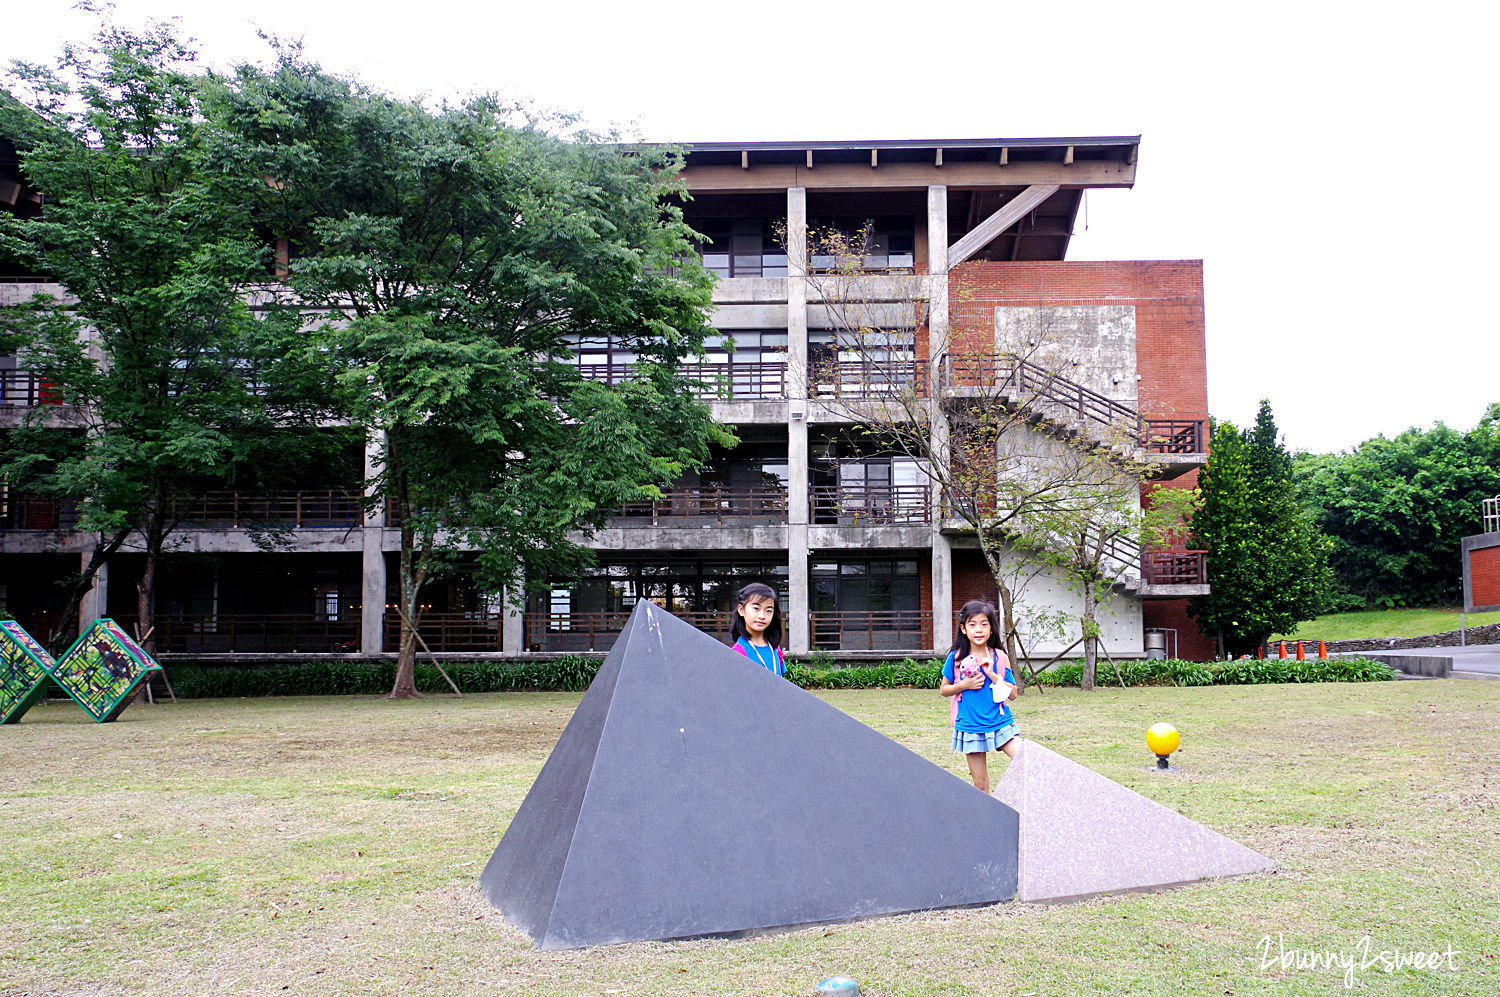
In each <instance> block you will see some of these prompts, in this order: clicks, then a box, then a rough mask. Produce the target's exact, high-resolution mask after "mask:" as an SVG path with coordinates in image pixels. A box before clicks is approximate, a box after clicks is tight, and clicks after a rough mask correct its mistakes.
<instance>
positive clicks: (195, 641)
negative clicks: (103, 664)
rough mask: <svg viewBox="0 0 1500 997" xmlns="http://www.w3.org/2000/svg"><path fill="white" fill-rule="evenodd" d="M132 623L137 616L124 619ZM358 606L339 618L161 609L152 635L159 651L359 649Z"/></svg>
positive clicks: (351, 650) (223, 652) (310, 614)
mask: <svg viewBox="0 0 1500 997" xmlns="http://www.w3.org/2000/svg"><path fill="white" fill-rule="evenodd" d="M121 622H122V623H124V624H125V626H126V628H127V629H130V624H131V623H132V622H134V621H133V620H131V619H129V618H125V619H122V621H121ZM359 628H360V615H359V609H358V608H357V607H356V608H354V609H350V610H347V611H345V612H344V613H343V614H342V615H341V617H340V618H339V619H329V618H327V617H325V616H319V615H317V614H315V613H157V614H155V615H154V616H153V617H152V631H151V638H152V641H153V642H154V643H155V647H156V651H157V652H158V653H164V652H165V653H177V654H182V653H189V652H199V653H204V654H215V653H222V654H230V653H239V654H246V653H256V652H260V653H267V652H283V653H293V654H296V653H303V654H307V653H321V654H328V653H342V654H348V653H353V652H357V651H358V650H359Z"/></svg>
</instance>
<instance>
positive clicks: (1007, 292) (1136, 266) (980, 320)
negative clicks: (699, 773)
mask: <svg viewBox="0 0 1500 997" xmlns="http://www.w3.org/2000/svg"><path fill="white" fill-rule="evenodd" d="M948 299H949V300H948V315H949V319H948V322H949V326H950V328H951V329H952V334H953V336H954V338H955V339H962V338H967V337H968V336H972V337H974V338H975V339H976V340H977V341H978V342H979V343H986V342H988V343H993V342H994V338H993V337H994V329H995V307H996V306H997V305H1030V304H1044V305H1131V306H1134V308H1135V337H1136V339H1135V358H1136V360H1135V362H1136V372H1137V373H1138V374H1140V375H1141V379H1140V381H1139V382H1137V385H1136V390H1137V396H1138V398H1139V403H1138V405H1137V407H1138V408H1139V410H1140V412H1141V414H1142V415H1144V416H1147V417H1148V418H1156V419H1207V418H1208V364H1207V359H1206V356H1205V351H1204V335H1205V330H1204V317H1203V263H1202V261H1201V260H1167V261H1149V262H1125V263H1119V262H1100V263H1084V262H1080V263H1069V262H1066V261H1049V262H1037V263H994V262H990V261H986V260H971V261H969V262H967V263H963V264H960V265H959V266H957V267H955V268H954V270H953V275H952V276H951V277H950V278H949V282H948Z"/></svg>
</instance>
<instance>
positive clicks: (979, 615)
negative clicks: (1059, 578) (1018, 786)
mask: <svg viewBox="0 0 1500 997" xmlns="http://www.w3.org/2000/svg"><path fill="white" fill-rule="evenodd" d="M940 691H941V692H942V694H943V695H944V696H952V697H954V708H953V750H954V751H960V752H962V753H963V754H964V756H965V757H966V758H967V759H968V762H969V777H970V778H971V779H973V780H974V785H975V786H976V787H977V788H979V789H981V790H983V791H984V792H986V793H988V792H989V791H990V756H989V752H991V751H997V750H998V751H1003V752H1005V753H1006V755H1008V756H1009V757H1011V758H1014V757H1016V750H1017V749H1018V748H1019V747H1020V742H1019V741H1018V740H1017V737H1018V735H1019V734H1020V733H1021V732H1020V730H1019V729H1017V727H1016V721H1015V717H1014V716H1012V715H1011V712H1010V706H1009V705H1008V703H1009V701H1010V700H1013V699H1015V698H1016V697H1017V696H1018V695H1019V694H1020V693H1019V692H1018V691H1017V690H1016V678H1015V675H1014V674H1013V673H1012V672H1011V670H1010V662H1009V660H1007V658H1006V656H1005V652H1004V651H1002V650H1000V627H999V623H998V620H997V619H996V613H995V607H994V606H992V605H990V604H989V603H987V602H967V603H964V608H963V609H961V610H959V613H958V634H957V635H956V636H955V637H954V638H953V649H952V650H951V651H949V652H948V658H947V660H946V661H944V662H943V683H942V686H941V689H940Z"/></svg>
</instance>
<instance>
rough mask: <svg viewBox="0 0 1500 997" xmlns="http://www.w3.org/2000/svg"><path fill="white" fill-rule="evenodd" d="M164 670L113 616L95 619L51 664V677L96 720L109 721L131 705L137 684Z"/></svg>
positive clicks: (96, 721) (97, 721) (99, 721)
mask: <svg viewBox="0 0 1500 997" xmlns="http://www.w3.org/2000/svg"><path fill="white" fill-rule="evenodd" d="M159 671H161V666H160V665H158V664H157V663H156V661H155V659H153V658H152V657H151V655H149V654H147V653H146V652H145V651H143V650H142V649H141V647H140V645H138V644H137V643H136V642H135V641H133V640H131V639H130V635H129V634H127V633H126V632H125V631H124V629H122V628H121V627H120V625H119V624H117V623H116V622H115V621H114V620H110V619H99V620H95V621H94V622H93V625H92V626H90V627H89V628H88V629H87V630H85V631H84V633H83V636H81V637H79V638H78V639H77V640H76V641H74V642H73V646H72V647H70V648H68V652H67V653H66V654H64V655H63V656H62V657H61V658H59V659H58V660H57V664H56V665H54V666H53V667H52V679H53V681H55V682H56V683H57V684H58V685H59V686H61V687H62V689H63V691H64V692H66V693H67V694H68V695H69V696H72V697H73V701H74V702H76V703H77V704H78V705H79V706H81V707H83V710H84V712H85V713H87V714H88V715H89V716H91V717H93V718H94V722H95V723H101V724H102V723H108V722H109V721H111V720H113V719H115V718H116V717H118V716H119V715H120V714H121V713H122V712H124V710H125V707H127V706H129V705H130V700H131V697H132V696H133V695H134V693H135V690H136V687H137V686H139V685H140V684H141V683H142V682H147V681H150V678H151V673H152V672H159Z"/></svg>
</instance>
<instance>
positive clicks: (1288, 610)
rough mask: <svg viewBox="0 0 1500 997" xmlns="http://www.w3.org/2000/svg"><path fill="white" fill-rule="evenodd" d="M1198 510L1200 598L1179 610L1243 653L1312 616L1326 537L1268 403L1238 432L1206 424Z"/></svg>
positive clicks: (1322, 582)
mask: <svg viewBox="0 0 1500 997" xmlns="http://www.w3.org/2000/svg"><path fill="white" fill-rule="evenodd" d="M1198 483H1199V488H1200V489H1201V492H1202V507H1201V508H1200V509H1199V510H1198V512H1197V513H1196V514H1195V515H1194V516H1193V521H1192V530H1193V535H1194V536H1195V537H1196V538H1197V542H1198V543H1199V544H1200V545H1201V546H1202V547H1203V548H1204V549H1205V550H1207V551H1208V555H1207V557H1208V583H1209V588H1210V591H1209V594H1208V595H1206V596H1198V597H1195V598H1194V599H1193V600H1192V601H1191V602H1190V603H1189V606H1188V612H1189V613H1190V614H1191V615H1192V616H1193V618H1194V619H1196V620H1197V621H1198V626H1199V627H1200V628H1201V629H1202V630H1203V632H1204V633H1205V634H1209V635H1217V636H1218V639H1219V642H1220V648H1221V650H1222V651H1223V652H1224V653H1226V654H1229V655H1236V654H1245V653H1249V652H1251V651H1253V650H1254V649H1255V648H1256V647H1257V646H1258V645H1259V644H1260V642H1261V641H1263V640H1265V639H1266V638H1267V637H1269V636H1270V635H1271V634H1273V633H1276V632H1277V631H1279V630H1286V629H1290V628H1291V627H1292V626H1294V625H1295V624H1297V623H1300V622H1302V621H1303V620H1310V619H1312V618H1313V617H1314V616H1316V615H1317V614H1318V612H1319V610H1320V609H1321V607H1322V603H1323V593H1324V591H1325V588H1326V575H1327V541H1326V539H1325V538H1324V537H1323V536H1322V535H1321V534H1319V533H1318V531H1317V530H1316V528H1315V527H1313V525H1312V524H1311V523H1310V522H1309V521H1308V519H1307V517H1306V515H1305V514H1304V513H1303V511H1302V509H1301V506H1300V505H1299V504H1298V502H1297V497H1296V492H1295V489H1294V486H1293V482H1292V458H1291V456H1290V454H1288V453H1287V451H1286V448H1285V446H1284V445H1283V444H1282V442H1281V440H1280V439H1279V437H1278V434H1277V432H1276V423H1275V421H1274V420H1273V419H1272V416H1271V405H1270V403H1269V402H1267V401H1262V402H1261V403H1260V410H1259V412H1258V413H1257V415H1256V419H1255V425H1254V426H1253V427H1251V428H1250V429H1247V430H1244V431H1243V432H1242V431H1240V430H1239V429H1237V428H1235V426H1234V424H1233V423H1230V422H1221V423H1216V424H1215V426H1214V429H1213V435H1212V439H1211V441H1210V445H1209V454H1208V465H1207V466H1206V467H1204V469H1203V471H1202V472H1201V473H1200V475H1199V479H1198Z"/></svg>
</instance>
